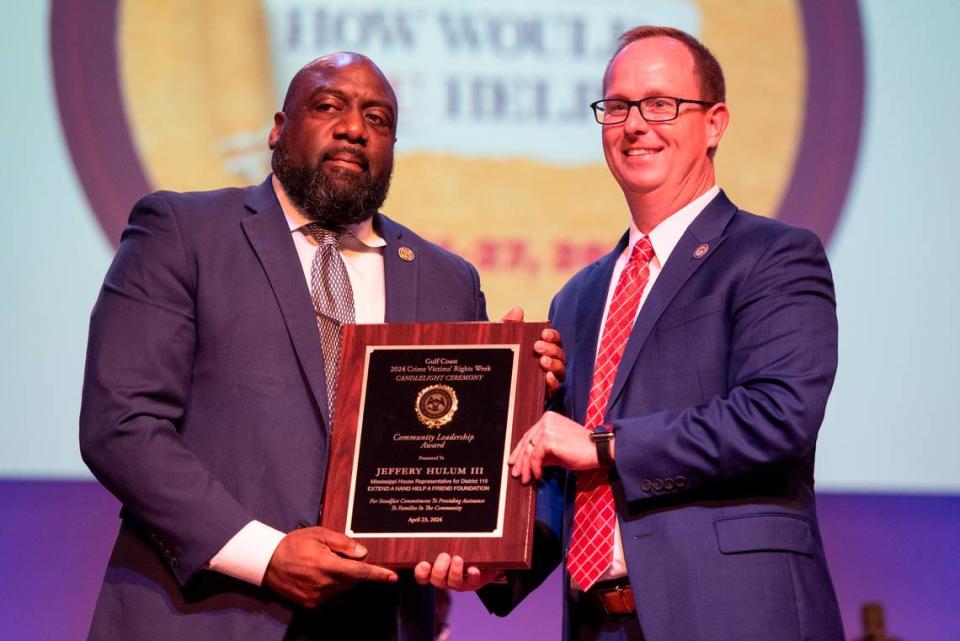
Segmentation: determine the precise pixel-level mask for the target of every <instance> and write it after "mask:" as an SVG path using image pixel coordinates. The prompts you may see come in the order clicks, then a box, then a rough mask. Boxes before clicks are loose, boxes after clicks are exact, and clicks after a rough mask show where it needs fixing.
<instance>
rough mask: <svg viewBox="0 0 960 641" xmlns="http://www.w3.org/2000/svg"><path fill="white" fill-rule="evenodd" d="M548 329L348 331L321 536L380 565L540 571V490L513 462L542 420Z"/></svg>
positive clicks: (486, 326)
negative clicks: (539, 345)
mask: <svg viewBox="0 0 960 641" xmlns="http://www.w3.org/2000/svg"><path fill="white" fill-rule="evenodd" d="M545 327H546V323H433V324H417V325H398V324H393V325H348V326H346V327H345V328H344V347H343V357H342V360H341V369H340V372H341V373H340V383H339V388H340V391H339V393H338V399H337V407H336V411H335V416H336V418H335V421H334V426H333V430H332V435H331V451H330V452H331V455H330V464H329V466H328V471H327V484H326V488H327V489H326V495H325V498H324V510H323V515H322V525H323V526H325V527H328V528H330V529H333V530H336V531H340V532H345V533H346V534H347V535H348V536H350V537H353V538H354V539H357V540H359V541H362V542H363V544H364V545H365V546H366V547H367V548H368V550H369V556H368V560H369V561H370V562H372V563H377V564H380V565H385V566H390V567H413V566H414V565H415V564H416V563H417V562H419V561H423V560H425V559H429V560H433V559H434V558H436V557H437V555H438V554H440V553H443V552H446V553H450V554H451V555H457V556H460V557H463V558H464V559H466V561H467V562H468V563H469V565H471V566H477V567H495V568H518V567H529V563H530V553H531V545H532V528H533V512H534V490H533V488H531V487H524V486H522V485H521V484H520V483H519V482H517V481H516V480H515V479H511V478H510V477H509V475H508V469H507V456H508V455H509V452H510V450H511V449H513V447H514V446H515V445H516V442H517V441H518V439H519V438H520V435H521V434H522V433H523V432H524V431H525V429H526V428H527V427H528V426H530V425H531V424H533V423H534V422H535V421H536V420H537V418H539V416H540V415H541V414H542V411H543V397H544V373H543V371H542V369H541V368H540V365H539V362H538V361H539V358H538V356H537V354H536V353H535V352H534V348H533V345H534V343H535V342H536V341H537V340H538V339H539V338H540V334H541V332H542V330H543V329H544V328H545ZM347 484H348V485H347Z"/></svg>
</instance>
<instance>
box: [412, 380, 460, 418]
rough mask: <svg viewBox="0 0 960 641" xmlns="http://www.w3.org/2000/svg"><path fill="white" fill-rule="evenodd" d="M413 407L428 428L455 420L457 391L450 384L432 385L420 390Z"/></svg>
mask: <svg viewBox="0 0 960 641" xmlns="http://www.w3.org/2000/svg"><path fill="white" fill-rule="evenodd" d="M413 407H414V409H415V410H416V412H417V419H418V420H419V421H420V422H421V423H423V424H424V425H426V426H427V427H428V428H434V427H440V426H442V425H446V424H447V423H449V422H450V421H452V420H453V415H454V413H456V411H457V393H456V392H455V391H454V390H453V388H452V387H450V386H449V385H430V386H428V387H424V388H423V389H422V390H420V393H419V394H417V402H416V403H414V406H413Z"/></svg>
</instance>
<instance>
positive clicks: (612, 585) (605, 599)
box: [580, 577, 637, 616]
mask: <svg viewBox="0 0 960 641" xmlns="http://www.w3.org/2000/svg"><path fill="white" fill-rule="evenodd" d="M580 602H581V603H582V604H583V605H584V606H586V607H588V608H590V609H591V610H594V611H596V612H598V613H603V614H605V615H607V616H625V615H627V614H634V613H636V611H637V606H636V604H634V602H633V589H632V588H631V587H630V582H629V580H628V579H627V578H626V577H624V578H622V579H615V580H613V581H603V582H601V583H597V584H596V585H594V586H593V587H592V588H590V589H589V590H587V591H586V592H584V593H582V594H581V598H580Z"/></svg>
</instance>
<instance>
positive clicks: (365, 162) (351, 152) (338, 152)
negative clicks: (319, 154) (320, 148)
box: [322, 145, 370, 171]
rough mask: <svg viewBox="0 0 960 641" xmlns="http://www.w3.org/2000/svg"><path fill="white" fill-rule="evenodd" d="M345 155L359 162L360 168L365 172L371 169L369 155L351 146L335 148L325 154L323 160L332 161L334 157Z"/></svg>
mask: <svg viewBox="0 0 960 641" xmlns="http://www.w3.org/2000/svg"><path fill="white" fill-rule="evenodd" d="M344 155H346V156H353V157H354V158H355V159H356V160H357V162H359V163H360V166H361V167H362V168H363V170H364V171H366V170H367V169H369V168H370V160H369V158H367V154H366V153H364V151H363V150H362V149H358V148H357V147H351V146H349V145H341V146H339V147H335V148H333V149H331V150H329V151H327V152H326V153H325V154H323V158H322V160H330V159H331V158H333V157H334V156H344Z"/></svg>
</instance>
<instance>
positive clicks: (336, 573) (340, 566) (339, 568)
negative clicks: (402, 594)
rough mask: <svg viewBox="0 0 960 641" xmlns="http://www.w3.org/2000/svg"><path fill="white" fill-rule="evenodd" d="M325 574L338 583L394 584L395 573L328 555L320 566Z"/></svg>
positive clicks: (369, 564)
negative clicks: (371, 582)
mask: <svg viewBox="0 0 960 641" xmlns="http://www.w3.org/2000/svg"><path fill="white" fill-rule="evenodd" d="M321 569H322V570H326V574H327V575H329V576H330V577H332V578H334V579H336V580H338V581H344V580H345V581H375V582H379V583H396V581H397V573H396V572H394V571H393V570H391V569H389V568H385V567H381V566H379V565H373V564H372V563H363V562H362V561H354V560H352V559H344V558H342V557H339V556H336V555H330V556H329V557H328V560H327V562H326V563H324V564H322V565H321Z"/></svg>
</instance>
